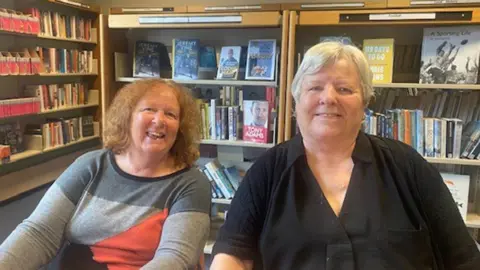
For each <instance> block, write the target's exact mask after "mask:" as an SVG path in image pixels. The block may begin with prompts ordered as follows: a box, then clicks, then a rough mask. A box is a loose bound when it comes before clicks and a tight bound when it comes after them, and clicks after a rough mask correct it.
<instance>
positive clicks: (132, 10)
mask: <svg viewBox="0 0 480 270" xmlns="http://www.w3.org/2000/svg"><path fill="white" fill-rule="evenodd" d="M164 11H173V8H172V7H169V8H122V12H164Z"/></svg>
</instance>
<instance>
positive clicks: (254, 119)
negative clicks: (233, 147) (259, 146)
mask: <svg viewBox="0 0 480 270" xmlns="http://www.w3.org/2000/svg"><path fill="white" fill-rule="evenodd" d="M268 108H269V104H268V101H265V100H244V101H243V140H244V141H251V142H258V143H267V142H268V123H269V109H268Z"/></svg>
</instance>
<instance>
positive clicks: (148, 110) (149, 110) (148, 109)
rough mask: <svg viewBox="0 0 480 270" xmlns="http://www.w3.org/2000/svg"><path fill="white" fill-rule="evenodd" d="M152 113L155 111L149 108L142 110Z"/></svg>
mask: <svg viewBox="0 0 480 270" xmlns="http://www.w3.org/2000/svg"><path fill="white" fill-rule="evenodd" d="M154 111H155V109H153V108H150V107H145V108H143V109H142V112H154Z"/></svg>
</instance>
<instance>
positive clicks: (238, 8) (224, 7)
mask: <svg viewBox="0 0 480 270" xmlns="http://www.w3.org/2000/svg"><path fill="white" fill-rule="evenodd" d="M261 8H262V6H261V5H256V6H223V7H222V6H219V7H205V9H204V10H205V11H220V10H252V9H261Z"/></svg>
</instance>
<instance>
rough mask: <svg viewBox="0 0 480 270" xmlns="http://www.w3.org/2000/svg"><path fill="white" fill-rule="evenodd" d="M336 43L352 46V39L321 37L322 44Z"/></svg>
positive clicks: (345, 37)
mask: <svg viewBox="0 0 480 270" xmlns="http://www.w3.org/2000/svg"><path fill="white" fill-rule="evenodd" d="M328 41H336V42H340V43H343V44H345V45H352V44H353V43H352V39H351V38H350V37H347V36H324V37H320V42H328Z"/></svg>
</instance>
